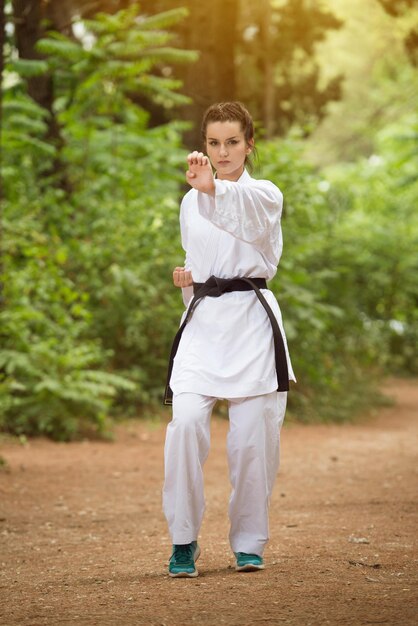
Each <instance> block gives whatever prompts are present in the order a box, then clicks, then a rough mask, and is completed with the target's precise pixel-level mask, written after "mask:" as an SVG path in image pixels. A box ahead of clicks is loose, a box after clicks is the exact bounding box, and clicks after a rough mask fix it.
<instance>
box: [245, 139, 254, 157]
mask: <svg viewBox="0 0 418 626" xmlns="http://www.w3.org/2000/svg"><path fill="white" fill-rule="evenodd" d="M253 148H254V137H252V138H251V139H250V140H249V141H248V142H247V150H246V152H247V154H250V152H252V151H253Z"/></svg>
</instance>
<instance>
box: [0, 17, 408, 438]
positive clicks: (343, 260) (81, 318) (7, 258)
mask: <svg viewBox="0 0 418 626" xmlns="http://www.w3.org/2000/svg"><path fill="white" fill-rule="evenodd" d="M182 15H183V11H182V10H178V11H177V10H176V11H171V12H167V13H165V14H163V15H160V16H152V17H149V18H143V17H142V16H139V15H138V14H137V11H136V10H135V8H130V9H129V10H127V11H123V12H120V13H117V14H116V15H112V16H108V15H105V14H101V15H99V16H98V17H97V19H94V20H89V21H86V22H85V28H86V29H87V31H86V33H87V34H88V35H89V37H88V38H87V37H86V39H85V41H84V45H82V43H81V42H77V41H76V40H69V39H67V38H65V37H63V36H62V35H60V34H58V33H50V34H49V35H48V37H47V38H46V39H44V40H42V41H41V42H40V43H39V50H41V51H42V53H43V54H44V55H45V59H43V60H42V61H27V60H25V61H23V60H21V59H18V60H16V59H13V60H9V64H8V73H6V78H7V79H8V80H7V81H6V84H8V85H9V86H8V88H7V89H6V91H5V94H4V102H3V121H4V128H3V146H4V150H3V154H4V157H3V172H2V176H3V187H4V193H5V198H6V199H5V202H4V219H3V230H4V246H3V247H4V251H3V258H2V260H3V270H4V276H3V277H2V278H3V281H4V283H5V290H4V302H3V305H2V309H1V311H0V324H1V331H0V336H1V349H0V427H1V428H2V429H3V430H6V431H9V432H13V433H16V434H19V435H20V436H22V437H23V436H25V435H36V434H45V435H48V436H51V437H54V438H56V439H71V438H74V437H77V436H80V434H83V433H92V432H99V433H100V432H103V431H104V429H105V427H106V418H107V416H109V415H116V414H119V413H120V414H124V415H131V414H136V412H137V410H138V408H139V407H144V405H151V406H152V405H153V403H155V402H157V401H159V400H160V398H161V395H162V392H163V387H164V382H165V374H166V366H167V356H168V353H169V348H170V344H171V340H172V338H173V335H174V333H175V329H176V327H177V325H178V321H179V319H180V315H181V312H182V301H181V296H180V293H179V291H178V290H176V289H174V288H173V287H172V282H171V271H172V268H173V267H174V266H175V265H180V264H181V263H182V261H183V253H182V251H181V249H180V241H179V227H178V200H179V196H180V191H181V189H180V188H181V183H182V181H183V174H182V170H183V169H184V163H185V160H184V158H185V151H184V149H183V148H182V143H181V134H182V132H183V131H184V129H185V125H184V124H181V123H179V122H172V123H170V124H166V125H161V126H158V127H155V128H149V124H148V113H147V112H146V111H145V110H144V109H143V108H142V107H141V106H140V105H139V104H138V102H139V101H140V99H141V97H142V96H144V95H146V96H147V97H149V98H151V99H152V100H153V102H154V103H158V104H161V103H162V104H164V106H166V107H172V106H173V105H175V104H176V103H178V102H182V101H183V99H184V96H181V95H179V94H178V93H177V89H178V87H179V83H178V81H176V80H175V79H173V78H166V77H164V76H157V75H154V74H153V69H155V67H156V66H157V65H159V64H161V66H165V63H168V62H176V63H177V62H180V61H186V60H190V59H192V58H194V55H193V54H191V53H189V52H187V53H185V52H184V51H178V50H176V49H173V48H172V47H171V45H170V44H171V35H170V34H169V33H167V32H166V31H165V30H164V29H165V28H166V27H167V25H171V24H172V23H174V21H175V20H176V19H178V18H179V17H181V16H182ZM92 37H93V39H92ZM46 70H47V72H48V75H50V76H53V82H54V89H55V98H54V103H53V111H52V116H53V117H52V118H51V117H49V116H50V115H51V114H50V113H49V112H48V111H46V110H45V109H43V108H41V107H40V106H38V105H37V104H36V103H35V102H34V101H33V100H32V99H31V98H29V96H28V95H27V93H26V88H25V80H26V78H31V79H32V78H33V77H36V76H39V74H40V73H42V72H44V71H46ZM51 122H54V124H55V129H58V132H56V133H55V135H54V136H53V137H52V136H51V127H53V125H52V124H51ZM417 136H418V124H417V119H416V117H415V116H411V117H406V118H402V119H401V120H400V121H399V122H397V124H395V125H392V126H391V127H390V128H389V127H388V128H386V129H385V130H384V131H382V132H381V133H380V134H379V136H378V139H377V140H376V155H374V156H372V157H371V158H369V159H362V160H361V161H359V162H356V163H354V164H351V165H339V166H338V167H333V168H329V170H328V171H326V172H322V173H320V172H317V171H315V170H314V169H313V167H312V166H310V165H309V164H308V163H307V162H306V161H305V160H304V159H303V156H302V154H303V148H304V144H303V143H302V141H301V140H300V138H299V137H298V136H296V135H295V136H291V137H289V138H288V139H287V140H282V141H272V142H260V144H259V150H260V154H261V155H262V162H263V166H262V168H261V172H260V173H257V175H260V177H264V178H268V179H270V180H273V181H274V182H276V183H277V184H278V185H279V187H280V188H281V189H282V190H283V192H284V196H285V208H284V216H283V230H284V243H285V248H284V255H283V259H282V261H281V264H280V266H279V272H278V274H277V277H276V278H275V280H274V281H273V283H272V288H273V290H274V291H275V292H276V294H277V296H278V299H279V302H280V304H281V308H282V310H283V316H284V320H285V327H286V331H287V335H288V339H289V345H290V348H291V354H292V361H293V364H294V369H295V372H296V376H297V378H298V384H297V386H295V387H293V389H292V393H291V394H290V403H291V410H292V412H293V414H294V415H296V416H297V417H298V419H302V420H308V419H326V420H328V419H329V420H331V419H334V420H339V419H340V420H341V419H346V418H347V417H349V416H351V415H352V414H353V412H354V411H356V410H358V409H359V408H362V407H363V406H365V405H366V404H367V402H368V401H370V398H371V397H373V394H374V387H373V384H372V383H373V382H374V380H375V379H376V377H377V375H378V374H379V373H380V372H381V371H383V370H384V371H388V369H389V370H390V371H402V372H414V373H416V372H417V370H418V364H417V361H416V355H415V354H414V351H413V346H414V345H416V343H417V339H418V331H417V317H418V313H417V308H418V307H417V301H418V293H417V285H416V280H415V276H416V273H417V269H418V268H417V256H416V249H417V247H418V246H417V243H418V242H417V238H418V226H417V218H416V209H415V207H416V205H417V195H418V177H417V167H416V161H417V149H416V145H417V144H416V139H417ZM64 182H65V184H64Z"/></svg>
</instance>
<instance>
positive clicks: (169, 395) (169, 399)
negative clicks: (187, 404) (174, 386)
mask: <svg viewBox="0 0 418 626" xmlns="http://www.w3.org/2000/svg"><path fill="white" fill-rule="evenodd" d="M164 404H165V405H166V406H172V404H173V392H172V391H171V388H170V386H169V385H167V387H166V388H165V393H164Z"/></svg>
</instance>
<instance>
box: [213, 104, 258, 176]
mask: <svg viewBox="0 0 418 626" xmlns="http://www.w3.org/2000/svg"><path fill="white" fill-rule="evenodd" d="M211 122H239V123H240V125H241V130H242V132H243V133H244V138H245V141H246V143H247V146H249V145H251V140H253V139H254V124H253V120H252V117H251V115H250V114H249V112H248V110H247V109H246V107H245V106H244V105H243V104H242V103H241V102H237V101H236V102H218V103H216V104H212V105H211V106H210V107H209V108H208V109H206V111H205V113H204V114H203V119H202V126H201V133H202V139H203V142H204V143H205V142H206V131H207V127H208V124H210V123H211ZM251 147H252V149H253V151H254V153H255V154H256V150H255V147H254V146H251ZM245 165H249V168H250V170H252V169H253V164H252V162H251V161H250V160H249V158H248V155H247V156H246V157H245Z"/></svg>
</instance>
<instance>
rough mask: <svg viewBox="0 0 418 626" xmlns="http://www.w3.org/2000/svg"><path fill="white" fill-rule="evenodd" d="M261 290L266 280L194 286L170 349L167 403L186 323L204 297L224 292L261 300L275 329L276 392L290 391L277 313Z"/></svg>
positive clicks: (227, 280)
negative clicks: (250, 294) (242, 293)
mask: <svg viewBox="0 0 418 626" xmlns="http://www.w3.org/2000/svg"><path fill="white" fill-rule="evenodd" d="M260 289H267V283H266V281H265V279H264V278H217V277H216V276H211V277H210V278H208V280H207V281H206V282H205V283H193V290H194V296H193V299H192V301H191V303H190V305H189V308H188V310H187V313H186V317H185V318H184V321H183V323H182V325H181V326H180V328H179V329H178V331H177V334H176V336H175V337H174V341H173V345H172V348H171V353H170V360H169V364H168V374H167V384H166V388H165V394H164V404H172V403H173V392H172V390H171V388H170V378H171V372H172V370H173V362H174V357H175V356H176V354H177V350H178V347H179V343H180V339H181V336H182V334H183V330H184V329H185V327H186V324H187V322H188V321H189V320H190V318H191V316H192V314H193V311H194V309H195V307H196V305H197V304H198V303H199V302H200V300H201V299H202V298H204V297H205V296H209V297H211V298H218V297H219V296H221V295H222V294H223V293H227V292H231V291H251V290H253V291H254V292H255V294H256V296H257V298H258V299H259V300H260V302H261V304H262V305H263V307H264V308H265V310H266V313H267V315H268V317H269V320H270V323H271V327H272V330H273V340H274V355H275V359H276V372H277V384H278V387H277V391H289V373H288V369H287V358H286V351H285V348H284V341H283V337H282V333H281V332H280V328H279V324H278V323H277V320H276V318H275V316H274V313H273V311H272V310H271V308H270V306H269V304H268V302H267V300H266V299H265V297H264V296H263V294H262V293H261V291H260Z"/></svg>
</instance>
